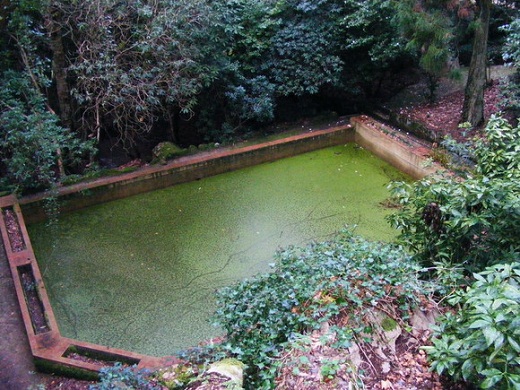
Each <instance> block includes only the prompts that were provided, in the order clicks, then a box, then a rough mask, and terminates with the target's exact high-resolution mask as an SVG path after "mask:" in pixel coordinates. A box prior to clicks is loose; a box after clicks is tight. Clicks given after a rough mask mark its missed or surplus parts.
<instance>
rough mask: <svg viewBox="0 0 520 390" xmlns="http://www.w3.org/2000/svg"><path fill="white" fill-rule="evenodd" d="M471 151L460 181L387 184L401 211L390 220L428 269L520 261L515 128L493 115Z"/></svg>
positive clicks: (473, 268)
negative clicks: (470, 167)
mask: <svg viewBox="0 0 520 390" xmlns="http://www.w3.org/2000/svg"><path fill="white" fill-rule="evenodd" d="M474 150H475V157H476V160H477V161H476V166H475V169H474V172H469V173H468V174H467V175H466V176H465V177H455V176H453V175H447V176H445V177H442V178H440V179H439V178H432V177H428V178H425V179H423V180H421V181H418V182H416V183H412V184H408V183H394V184H393V185H392V194H393V196H394V198H395V199H396V200H397V202H398V203H399V204H401V205H402V206H403V207H402V208H401V209H399V210H398V211H397V213H395V214H393V215H392V216H390V217H389V220H390V222H391V223H392V225H393V226H394V227H396V228H398V229H400V235H399V240H400V242H401V243H402V244H404V245H405V246H407V247H408V248H409V249H410V250H411V252H412V253H414V256H415V257H416V258H417V259H418V260H419V261H420V262H422V263H423V264H425V265H427V266H431V265H439V264H445V265H448V266H461V267H463V268H464V269H466V271H468V272H479V271H482V270H483V269H484V268H485V267H486V266H489V265H492V264H495V263H496V262H497V261H498V260H501V261H509V262H511V261H515V260H519V259H520V245H519V241H518V232H519V231H520V128H512V127H511V126H510V125H509V123H507V121H505V120H503V119H501V118H498V117H493V118H491V119H490V121H489V123H488V126H487V128H486V137H485V138H483V139H482V140H480V141H478V142H477V143H476V144H475V146H474Z"/></svg>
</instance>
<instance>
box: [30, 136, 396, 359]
mask: <svg viewBox="0 0 520 390" xmlns="http://www.w3.org/2000/svg"><path fill="white" fill-rule="evenodd" d="M403 179H405V177H404V176H402V174H401V173H399V172H398V171H396V170H395V169H394V168H392V167H391V166H389V165H388V164H386V163H385V162H383V161H381V160H380V159H378V158H376V157H374V156H373V155H371V154H370V153H369V152H367V151H365V150H363V149H361V148H359V147H357V146H355V145H354V144H348V145H345V146H338V147H333V148H328V149H323V150H319V151H315V152H311V153H306V154H303V155H299V156H295V157H292V158H287V159H284V160H279V161H276V162H272V163H267V164H262V165H258V166H255V167H252V168H246V169H242V170H239V171H235V172H231V173H226V174H223V175H218V176H214V177H210V178H206V179H203V180H198V181H194V182H191V183H187V184H182V185H178V186H175V187H171V188H167V189H164V190H159V191H155V192H151V193H147V194H143V195H138V196H133V197H129V198H127V199H123V200H118V201H114V202H109V203H105V204H102V205H98V206H94V207H90V208H88V209H85V210H80V211H77V212H74V213H71V214H67V215H62V216H61V217H60V220H59V222H58V224H57V225H56V226H53V227H50V228H49V227H46V226H45V224H37V225H32V226H30V227H29V232H30V236H31V240H32V244H33V247H34V250H35V253H36V257H37V259H38V263H39V265H40V269H41V271H42V274H43V277H44V282H45V284H46V287H47V290H48V293H49V296H50V300H51V304H52V307H53V309H54V312H55V315H56V317H57V320H58V324H59V326H60V331H61V333H62V335H63V336H65V337H71V338H76V339H80V340H83V341H89V342H93V343H97V344H102V345H107V346H109V347H115V348H122V349H127V350H131V351H135V352H140V353H144V354H149V355H154V356H163V355H171V354H173V353H174V352H176V351H179V350H181V349H184V348H187V347H190V346H195V345H197V344H198V343H199V342H200V341H202V340H204V339H207V338H209V337H213V336H217V335H219V334H220V333H221V332H220V330H219V329H215V328H213V327H212V326H211V324H210V322H209V318H210V316H211V313H212V312H213V310H214V308H215V306H214V305H215V303H214V298H213V293H214V291H215V290H216V289H218V288H219V287H222V286H225V285H229V284H231V283H233V282H234V281H237V280H240V279H243V278H246V277H250V276H252V275H254V274H256V273H258V272H265V271H268V270H269V266H268V264H269V263H270V262H272V258H273V254H274V253H275V251H276V249H277V248H279V247H283V246H287V245H304V244H306V243H309V242H311V241H312V240H325V239H327V238H329V237H331V235H333V233H334V232H336V231H338V230H340V229H341V228H342V227H344V226H345V225H346V224H348V225H358V227H357V229H356V232H357V233H358V234H361V235H364V236H366V237H368V238H371V239H378V240H390V239H392V238H393V237H394V235H395V232H394V231H392V229H391V228H390V227H389V226H388V224H387V223H386V222H385V221H384V216H385V215H386V214H387V211H386V210H385V209H383V208H382V207H381V206H380V205H379V203H380V202H381V201H383V200H384V199H386V198H387V197H388V191H387V189H386V186H387V185H388V183H389V182H390V181H391V180H403Z"/></svg>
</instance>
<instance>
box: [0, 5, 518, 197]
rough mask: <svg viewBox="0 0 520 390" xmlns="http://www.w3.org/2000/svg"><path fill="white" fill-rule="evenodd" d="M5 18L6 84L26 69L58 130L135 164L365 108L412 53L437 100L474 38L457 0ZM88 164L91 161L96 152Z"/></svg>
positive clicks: (409, 62)
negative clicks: (160, 148)
mask: <svg viewBox="0 0 520 390" xmlns="http://www.w3.org/2000/svg"><path fill="white" fill-rule="evenodd" d="M434 3H435V4H434ZM511 4H512V3H511V2H508V1H506V2H500V4H498V3H496V4H494V6H493V8H494V9H501V10H503V12H502V13H500V15H501V16H500V21H501V24H504V23H508V26H509V27H508V28H507V29H506V30H504V32H502V34H506V35H507V36H508V37H509V40H508V47H509V48H510V49H508V53H513V52H514V51H512V50H511V48H512V47H514V45H515V44H514V42H515V39H516V35H517V34H516V33H515V31H516V30H515V26H516V24H515V23H514V22H513V23H511V15H512V14H513V13H514V12H513V11H515V7H514V6H513V5H511ZM1 13H2V14H1V15H0V30H1V31H0V32H1V33H2V34H0V35H1V38H0V51H1V53H2V56H1V61H0V72H1V74H2V78H3V79H4V80H3V81H2V83H3V84H4V85H7V84H9V83H11V81H10V80H9V78H11V77H15V78H16V76H15V75H16V74H18V73H20V74H26V75H28V76H29V77H30V79H31V83H32V84H33V87H35V88H36V90H38V91H39V93H40V95H41V98H42V102H43V104H45V107H46V108H47V110H48V111H49V113H51V114H56V119H57V121H56V125H57V126H61V127H63V128H66V129H68V130H69V131H70V134H71V135H72V136H73V137H75V138H76V139H78V140H80V141H79V142H81V143H83V142H87V141H88V140H91V141H95V144H96V147H97V148H98V149H100V150H106V149H107V148H109V147H113V146H114V145H117V146H122V147H123V149H124V150H125V152H126V153H127V157H128V159H130V158H136V157H137V158H141V159H145V160H148V161H149V160H150V159H151V153H150V151H151V149H152V148H153V146H154V145H156V144H157V143H159V142H162V141H172V142H174V143H177V144H179V145H180V146H188V145H189V144H192V143H194V144H196V143H200V142H207V141H218V142H222V141H229V140H231V139H233V138H234V137H237V136H241V135H242V134H244V133H248V132H251V131H254V130H258V129H260V128H262V127H265V126H267V125H268V124H270V123H272V122H273V121H288V120H294V119H298V118H299V117H301V116H302V115H305V116H310V115H317V114H321V113H327V112H328V113H336V114H340V115H341V114H350V113H353V112H359V111H361V110H363V109H364V108H366V107H367V106H368V107H370V106H371V104H373V103H374V102H377V101H378V99H380V98H381V96H382V94H383V93H384V94H385V96H388V93H392V92H393V91H396V89H397V88H399V87H400V85H402V83H403V82H406V80H403V79H402V76H401V77H400V76H399V75H402V71H403V67H407V66H414V65H415V64H417V62H414V61H419V62H418V63H419V64H420V65H421V66H422V67H423V68H424V69H425V70H426V71H427V72H428V74H429V75H430V78H431V81H432V83H431V86H432V96H433V92H434V89H435V85H436V81H437V80H438V77H439V76H440V75H442V74H444V73H445V68H446V60H447V59H448V58H449V57H456V55H455V54H456V53H457V52H458V49H459V46H460V45H461V44H462V41H463V40H464V39H465V40H466V42H467V41H468V39H467V37H466V38H463V37H464V36H465V35H468V31H467V28H461V27H460V26H465V27H467V25H468V23H469V21H470V20H472V18H474V17H475V7H474V4H473V2H469V1H462V2H454V1H448V0H445V1H442V2H438V4H436V2H422V1H413V0H407V1H400V2H396V1H393V0H369V1H366V0H365V1H361V0H346V1H337V0H311V1H308V0H289V1H278V0H261V1H254V0H233V1H228V0H225V1H224V0H217V1H207V0H195V1H187V0H182V1H173V0H159V1H153V2H147V1H141V0H125V1H115V0H88V1H84V2H78V1H64V0H46V1H43V2H42V1H34V0H26V1H23V2H10V3H7V4H6V5H5V6H4V7H2V8H1ZM497 14H498V13H497ZM495 19H497V18H495ZM495 19H494V20H495ZM461 21H466V22H465V23H461ZM493 25H496V23H494V24H493ZM470 35H471V34H470ZM508 55H509V54H508ZM508 58H509V57H508ZM11 71H14V72H11ZM42 80H48V81H49V82H42ZM508 96H509V101H510V102H512V101H513V100H511V99H513V98H514V96H516V95H515V94H514V93H513V94H512V95H511V94H509V95H508ZM508 104H509V103H508ZM509 105H510V106H512V107H514V104H509ZM10 147H11V148H12V147H13V146H12V145H11V146H10ZM4 154H8V153H7V152H4ZM87 159H88V160H87V161H86V162H88V163H93V162H95V161H94V160H95V154H90V155H89V156H88V157H87ZM64 163H65V164H66V163H67V161H66V160H64ZM84 165H86V164H84ZM64 168H67V167H66V166H65V167H64ZM69 168H71V167H69ZM76 168H78V166H76V167H75V170H77V169H76ZM33 186H34V187H38V186H40V184H33ZM42 186H46V184H43V183H42Z"/></svg>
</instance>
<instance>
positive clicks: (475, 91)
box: [462, 0, 492, 126]
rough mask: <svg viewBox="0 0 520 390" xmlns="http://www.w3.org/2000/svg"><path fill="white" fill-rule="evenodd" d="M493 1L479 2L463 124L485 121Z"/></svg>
mask: <svg viewBox="0 0 520 390" xmlns="http://www.w3.org/2000/svg"><path fill="white" fill-rule="evenodd" d="M491 2H492V1H491V0H477V7H478V8H479V16H478V18H477V20H476V27H475V36H474V39H473V51H472V53H471V62H470V65H469V71H468V82H467V84H466V90H465V91H464V107H463V108H462V122H469V123H471V125H472V126H477V125H479V124H480V123H482V121H483V120H484V87H485V85H486V65H487V41H488V31H489V19H490V13H491Z"/></svg>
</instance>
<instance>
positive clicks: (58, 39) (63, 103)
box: [45, 2, 72, 129]
mask: <svg viewBox="0 0 520 390" xmlns="http://www.w3.org/2000/svg"><path fill="white" fill-rule="evenodd" d="M58 12H59V11H57V10H55V9H54V7H53V5H52V2H50V4H49V6H48V8H47V12H46V15H45V29H46V30H47V34H48V36H49V42H50V47H51V50H52V72H53V75H54V79H55V82H56V93H57V96H58V105H59V115H60V119H61V123H62V125H63V126H64V127H67V128H69V129H70V128H71V127H72V108H71V107H72V106H71V98H70V88H69V84H68V82H67V71H66V69H67V56H66V53H65V48H64V47H63V41H62V34H61V28H60V26H59V24H58V23H56V17H57V13H58Z"/></svg>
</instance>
